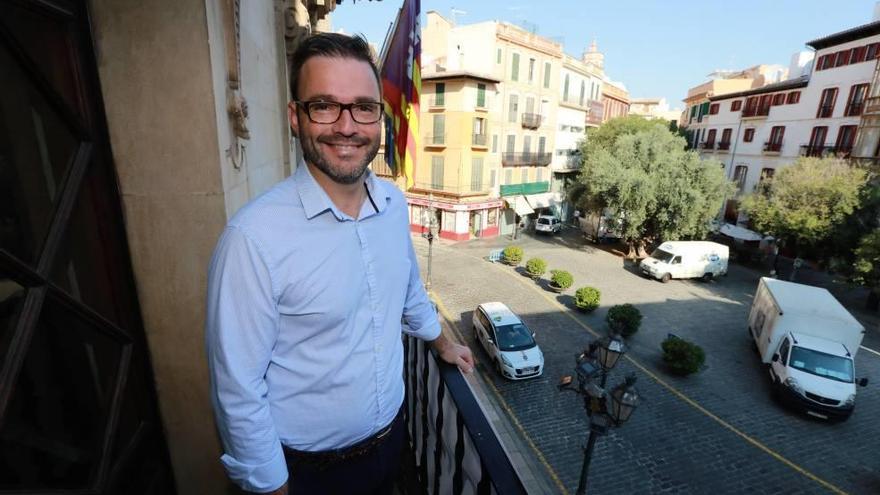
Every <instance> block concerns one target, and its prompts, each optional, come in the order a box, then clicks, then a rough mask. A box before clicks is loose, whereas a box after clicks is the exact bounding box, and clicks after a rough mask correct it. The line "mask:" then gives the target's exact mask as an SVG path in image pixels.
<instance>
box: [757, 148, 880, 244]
mask: <svg viewBox="0 0 880 495" xmlns="http://www.w3.org/2000/svg"><path fill="white" fill-rule="evenodd" d="M866 182H867V173H866V172H865V171H864V170H863V169H860V168H857V167H853V166H851V165H849V164H848V163H847V162H845V161H843V160H839V159H835V158H806V157H804V158H800V159H798V160H797V161H796V162H795V163H794V164H792V165H790V166H787V167H785V168H783V169H782V170H780V171H779V172H777V173H776V176H775V177H773V179H770V180H765V181H762V182H761V183H760V184H759V185H758V188H757V190H756V191H755V193H754V194H751V195H749V196H747V197H746V198H745V199H744V200H743V202H742V209H743V211H745V212H746V214H747V215H748V216H749V218H750V219H751V221H752V224H753V225H754V226H755V228H756V229H758V230H760V231H762V232H765V233H768V234H771V235H774V236H776V237H777V238H779V239H782V240H783V242H794V243H795V245H796V246H801V247H805V246H813V245H816V244H817V243H819V242H821V241H823V240H826V239H827V238H828V236H829V235H831V233H832V232H833V231H834V229H835V228H836V227H837V226H838V225H839V224H840V223H841V222H843V221H844V220H845V219H846V218H847V217H848V216H849V215H850V214H851V213H853V211H854V210H856V209H857V208H858V207H859V205H860V203H861V199H862V195H861V192H862V188H863V187H864V186H865V185H866Z"/></svg>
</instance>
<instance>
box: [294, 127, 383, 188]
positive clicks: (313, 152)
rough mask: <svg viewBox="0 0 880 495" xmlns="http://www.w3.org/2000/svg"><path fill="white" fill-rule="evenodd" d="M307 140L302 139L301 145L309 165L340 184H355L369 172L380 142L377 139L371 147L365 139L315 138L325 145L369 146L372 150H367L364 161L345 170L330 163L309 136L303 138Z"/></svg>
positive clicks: (367, 139)
mask: <svg viewBox="0 0 880 495" xmlns="http://www.w3.org/2000/svg"><path fill="white" fill-rule="evenodd" d="M303 137H304V138H305V139H300V145H301V146H302V150H303V158H304V159H305V161H306V162H307V163H310V164H312V165H314V166H315V167H317V168H318V170H320V171H321V172H323V173H324V174H325V175H326V176H327V177H329V178H330V179H331V180H332V181H333V182H336V183H338V184H354V183H355V182H357V181H358V179H360V178H361V177H363V176H364V173H365V172H366V171H367V166H368V165H369V164H370V162H371V161H373V158H375V156H376V153H378V152H379V140H378V139H376V140H375V141H374V142H373V143H372V145H370V140H369V138H365V137H352V138H343V137H338V136H334V137H318V138H315V139H314V141H317V142H319V143H325V144H340V143H350V144H352V145H358V146H363V145H368V146H370V148H368V149H367V153H366V155H364V160H363V161H362V162H361V163H359V164H358V165H357V166H356V167H354V168H353V169H351V170H344V169H342V168H340V167H336V166H334V165H333V164H331V163H330V161H329V160H328V159H327V157H326V156H324V154H323V153H321V152H320V151H319V150H318V146H317V144H314V141H313V140H312V139H310V137H308V136H303Z"/></svg>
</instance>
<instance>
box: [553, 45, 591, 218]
mask: <svg viewBox="0 0 880 495" xmlns="http://www.w3.org/2000/svg"><path fill="white" fill-rule="evenodd" d="M561 67H562V69H561V72H560V78H559V79H560V81H559V83H560V87H559V109H558V111H557V127H556V138H555V149H554V150H553V160H552V162H551V169H552V171H553V180H552V181H551V184H550V189H551V192H552V193H553V194H554V197H555V198H556V199H557V201H558V203H557V208H556V210H555V213H556V214H557V215H559V216H560V217H561V218H563V219H567V218H568V217H569V216H570V215H571V208H570V207H569V206H568V203H567V201H566V200H565V189H566V187H568V185H570V184H571V183H572V182H573V181H574V180H575V179H576V178H577V173H578V172H579V171H580V168H581V165H582V163H583V161H582V157H581V152H580V144H581V142H582V141H583V140H584V133H585V131H586V128H587V127H597V126H598V125H599V124H601V119H602V110H603V106H602V103H601V97H602V80H603V76H604V74H602V72H601V71H602V69H601V66H599V67H597V66H596V65H594V64H593V63H588V62H587V61H586V54H585V56H584V58H582V59H580V60H579V59H576V58H574V57H572V56H570V55H567V54H563V55H562V65H561ZM597 106H598V108H599V111H598V112H596V111H595V109H596V107H597Z"/></svg>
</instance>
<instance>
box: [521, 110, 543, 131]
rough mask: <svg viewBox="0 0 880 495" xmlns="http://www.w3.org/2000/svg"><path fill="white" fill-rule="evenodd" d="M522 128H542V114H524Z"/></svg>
mask: <svg viewBox="0 0 880 495" xmlns="http://www.w3.org/2000/svg"><path fill="white" fill-rule="evenodd" d="M522 126H523V127H525V128H526V129H537V128H538V127H541V114H539V113H524V114H522Z"/></svg>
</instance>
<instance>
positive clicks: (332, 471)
mask: <svg viewBox="0 0 880 495" xmlns="http://www.w3.org/2000/svg"><path fill="white" fill-rule="evenodd" d="M379 88H380V82H379V75H378V71H377V69H376V66H375V64H374V63H373V61H372V57H371V54H370V50H369V47H368V45H367V43H366V42H365V40H363V38H359V37H357V38H351V37H348V36H345V35H340V34H318V35H315V36H313V37H311V38H309V39H307V40H305V41H304V42H303V43H302V45H301V46H300V47H299V48H298V49H297V51H296V53H295V54H294V56H293V60H292V81H291V94H292V95H293V99H294V101H293V102H291V103H290V105H289V108H288V113H289V118H290V125H291V128H292V129H293V132H294V133H295V134H296V135H297V137H298V138H299V141H300V144H301V145H302V150H303V155H304V163H300V164H299V166H298V167H297V170H296V172H295V173H294V175H293V176H291V177H289V178H288V179H287V180H285V181H283V182H281V183H279V184H278V185H276V186H275V187H273V188H272V189H270V190H269V191H268V192H266V193H265V194H263V195H262V196H260V197H259V198H257V199H255V200H253V201H252V202H250V203H249V204H247V205H246V206H245V207H243V208H242V209H241V211H239V212H238V213H237V214H236V215H235V216H234V218H232V219H231V220H230V221H229V225H228V226H227V228H226V230H225V231H224V232H223V235H222V236H221V238H220V241H219V243H218V245H217V248H216V250H215V252H214V256H213V258H212V260H211V266H210V270H209V277H208V313H207V322H206V345H207V355H208V364H209V369H210V373H211V390H212V399H213V402H214V409H215V415H216V419H217V424H218V429H219V432H220V436H221V439H222V441H223V446H224V449H225V454H224V455H223V456H222V458H221V461H222V463H223V464H224V466H225V468H226V470H227V472H228V474H229V476H230V478H231V479H232V480H233V481H235V482H236V483H237V484H239V485H240V486H241V487H242V488H244V489H245V490H248V491H252V492H258V493H267V492H271V493H278V494H285V493H288V490H289V492H290V493H309V494H312V493H316V494H317V493H345V494H346V495H348V494H358V493H365V494H366V493H383V494H384V493H390V492H391V487H392V485H393V481H394V477H395V474H396V472H397V467H398V465H399V455H400V451H401V448H402V445H403V439H404V438H405V435H404V431H403V422H402V420H401V414H400V411H401V410H402V409H401V405H402V402H403V399H404V384H403V377H402V374H403V347H402V343H401V338H400V332H401V317H403V318H405V319H406V320H407V323H408V328H407V329H406V330H405V331H407V332H408V333H411V334H413V335H415V336H416V337H419V338H422V339H424V340H428V341H432V344H433V346H434V348H435V349H436V350H437V351H438V353H439V355H440V357H441V358H442V359H443V360H445V361H447V362H449V363H452V364H456V365H458V366H459V367H460V368H461V369H462V371H464V372H466V373H470V372H471V370H472V368H473V357H472V355H471V353H470V350H469V349H468V348H467V347H465V346H461V345H458V344H454V343H452V342H450V341H448V340H447V339H446V338H445V337H444V336H443V335H441V333H440V324H439V322H438V321H437V314H436V312H435V311H434V309H433V307H432V305H431V303H430V301H429V299H428V297H427V294H426V293H425V289H424V286H423V285H422V282H421V279H420V278H419V270H418V264H417V260H416V256H415V253H414V251H413V247H412V240H411V238H410V234H409V220H408V209H407V205H406V201H405V199H404V197H403V194H401V192H400V191H399V190H397V188H395V187H394V186H393V185H392V184H390V183H387V182H385V181H382V180H379V179H378V178H376V177H375V176H374V175H373V174H372V172H370V171H369V170H368V169H367V165H368V164H369V163H370V161H371V160H372V159H373V158H374V157H375V155H376V152H377V150H378V148H379V139H380V120H381V117H382V104H381V103H380V102H381V101H382V100H381V95H380V89H379Z"/></svg>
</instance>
